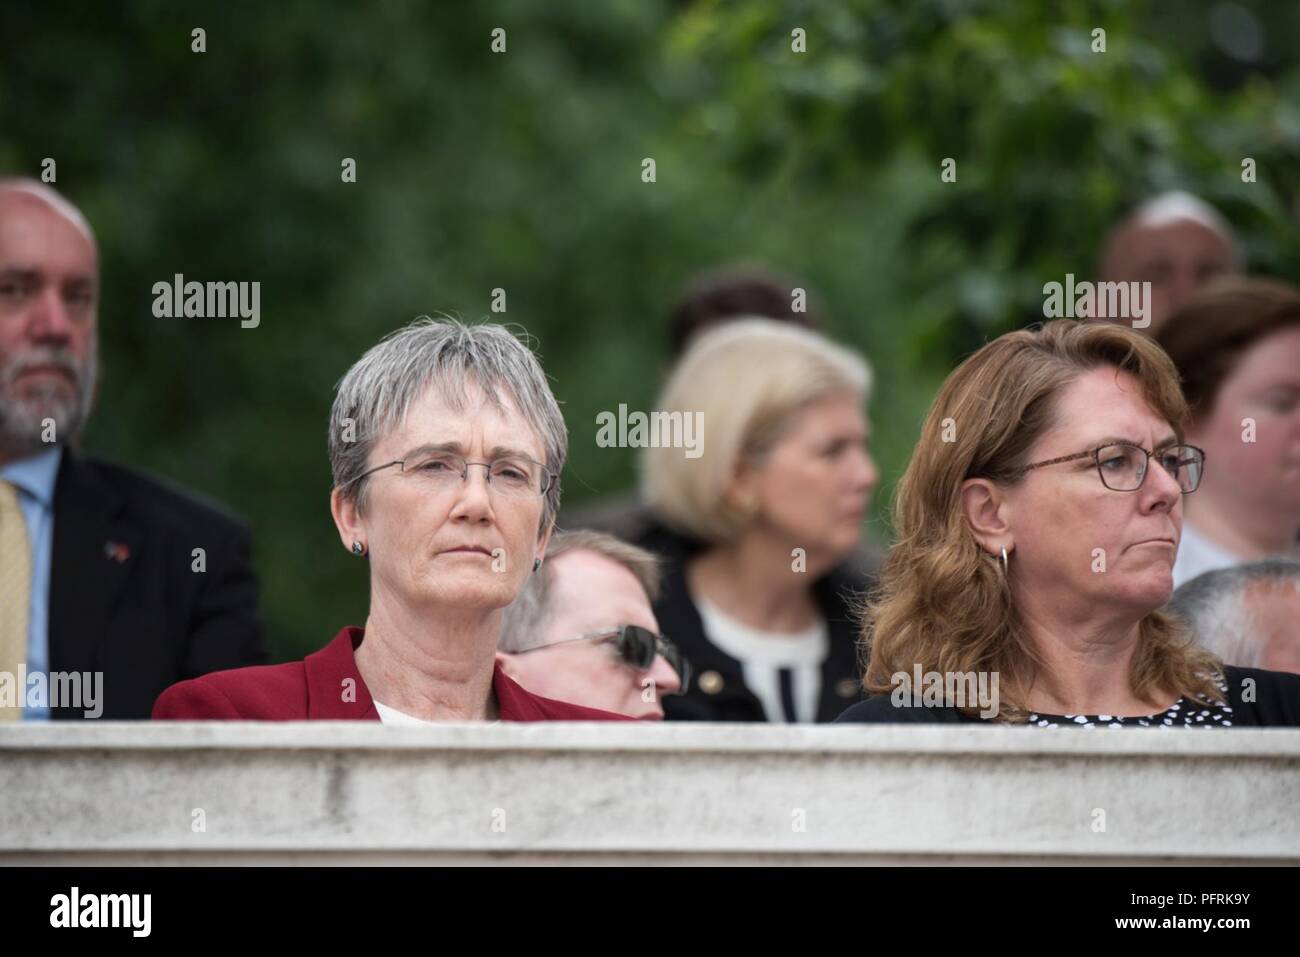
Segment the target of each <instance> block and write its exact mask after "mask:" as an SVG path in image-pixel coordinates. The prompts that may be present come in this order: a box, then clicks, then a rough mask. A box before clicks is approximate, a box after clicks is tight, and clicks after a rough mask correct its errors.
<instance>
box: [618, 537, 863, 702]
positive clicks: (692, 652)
mask: <svg viewBox="0 0 1300 957" xmlns="http://www.w3.org/2000/svg"><path fill="white" fill-rule="evenodd" d="M636 544H638V545H640V546H641V547H642V548H646V549H649V550H650V551H652V552H654V553H655V554H657V555H658V556H659V557H660V558H662V559H663V561H664V566H663V571H664V577H663V583H662V584H663V589H662V592H661V594H660V596H659V600H658V601H657V602H655V605H654V612H655V617H656V618H657V619H658V620H659V628H660V630H661V631H662V632H663V633H664V635H665V636H666V637H667V638H669V639H671V640H672V641H673V642H674V643H676V645H677V647H678V648H680V649H681V651H682V653H683V654H684V655H685V656H686V657H687V658H688V659H689V660H690V662H691V666H692V669H693V672H694V677H693V678H692V679H691V688H690V690H689V691H688V692H687V693H686V694H685V695H670V696H667V697H665V698H664V700H663V706H664V717H665V718H666V719H667V720H669V721H766V720H767V717H766V715H765V714H764V713H763V705H762V702H760V701H759V699H758V696H757V695H755V694H754V693H753V692H752V691H750V690H749V688H747V687H746V686H745V683H744V680H743V677H742V671H741V664H740V662H739V661H737V660H736V659H735V658H733V657H731V655H729V654H727V653H726V652H725V651H723V650H722V649H721V648H718V647H717V646H716V645H714V644H713V643H712V642H711V641H709V639H708V636H707V635H706V634H705V632H704V622H703V621H702V620H701V619H700V613H699V610H698V609H697V608H696V607H695V603H694V602H693V601H692V600H691V594H690V589H689V588H688V586H687V582H686V563H687V561H688V560H689V559H690V557H691V556H692V555H693V554H695V553H696V552H697V551H699V550H700V549H701V548H702V547H703V546H701V545H700V544H699V543H698V542H693V541H691V540H690V539H688V538H685V537H683V536H681V535H678V534H676V533H675V532H673V531H671V530H669V529H668V528H666V527H665V526H663V525H660V524H656V525H654V526H653V527H651V528H650V529H649V530H648V531H647V532H646V533H645V534H643V535H642V536H641V537H640V538H639V539H638V540H637V542H636ZM869 586H870V578H869V575H868V572H867V571H866V570H865V569H863V568H861V567H859V566H857V565H853V564H846V565H842V566H840V567H839V568H836V569H834V570H832V571H831V572H830V573H828V574H827V575H824V576H823V577H822V578H820V579H818V580H817V581H816V582H814V583H813V594H814V597H815V598H816V601H817V606H818V608H819V609H820V610H821V613H822V615H823V616H824V617H825V619H826V625H827V630H828V631H829V633H830V651H829V653H828V654H827V656H826V660H825V661H823V662H822V674H821V698H820V700H819V701H818V704H817V720H818V721H819V722H825V721H834V720H835V718H836V717H837V716H838V715H839V714H840V712H842V711H843V710H844V709H845V708H847V707H848V706H849V705H852V704H853V703H854V702H857V701H860V700H862V683H861V676H862V670H861V668H860V667H859V664H858V636H859V631H860V619H859V618H858V617H857V614H856V612H855V610H854V603H855V601H856V600H857V598H859V597H860V596H861V595H862V594H863V593H864V592H865V591H866V590H867V589H868V588H869ZM709 672H712V675H709V674H708V673H709ZM706 675H708V677H705V676H706Z"/></svg>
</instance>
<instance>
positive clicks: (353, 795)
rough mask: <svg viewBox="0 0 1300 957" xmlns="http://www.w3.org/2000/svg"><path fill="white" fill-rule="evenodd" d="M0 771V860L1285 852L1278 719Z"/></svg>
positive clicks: (1284, 751)
mask: <svg viewBox="0 0 1300 957" xmlns="http://www.w3.org/2000/svg"><path fill="white" fill-rule="evenodd" d="M0 781H3V785H2V791H0V794H2V795H3V796H2V797H0V862H3V863H6V864H12V863H32V862H36V863H85V862H96V863H105V864H108V863H140V862H182V863H186V862H188V863H200V862H230V863H233V862H248V863H258V862H265V863H274V862H293V861H299V862H311V863H376V862H402V863H427V862H461V863H482V862H491V861H509V862H529V863H533V862H553V863H587V862H592V861H595V862H604V863H657V862H666V863H679V862H708V863H721V862H752V863H778V862H779V863H809V864H824V863H864V862H952V863H986V862H997V861H1006V862H1014V863H1022V862H1030V863H1051V862H1067V861H1068V862H1079V861H1082V862H1097V863H1115V862H1131V863H1162V862H1178V863H1202V862H1204V863H1209V862H1237V863H1241V862H1257V863H1273V862H1288V863H1297V862H1300V730H1297V731H1289V730H1257V731H1248V730H1234V731H1223V730H1196V731H1155V730H1151V731H1137V730H1124V731H1093V732H1087V731H1076V730H1070V729H1062V730H1059V731H1057V730H1038V729H1024V728H948V727H938V726H930V727H897V726H895V727H891V726H864V725H841V726H820V727H817V726H809V727H788V726H768V725H735V724H730V725H704V724H691V723H683V724H648V723H645V724H637V725H615V724H608V725H602V724H591V723H575V724H501V725H468V724H449V725H445V726H442V727H437V728H395V727H385V726H382V725H379V724H369V723H358V722H313V723H307V722H301V723H293V724H287V723H274V724H253V723H238V724H236V723H225V722H213V723H195V724H187V723H173V722H163V723H158V724H148V723H142V724H131V723H108V722H104V723H97V722H86V723H79V724H66V725H64V724H58V725H39V724H37V725H18V726H6V727H0ZM1102 828H1104V829H1102Z"/></svg>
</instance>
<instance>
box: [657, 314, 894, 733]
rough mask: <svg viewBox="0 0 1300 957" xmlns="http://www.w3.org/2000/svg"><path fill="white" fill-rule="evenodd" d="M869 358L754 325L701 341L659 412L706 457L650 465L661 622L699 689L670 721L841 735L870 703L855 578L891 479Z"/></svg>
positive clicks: (662, 455)
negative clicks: (863, 690)
mask: <svg viewBox="0 0 1300 957" xmlns="http://www.w3.org/2000/svg"><path fill="white" fill-rule="evenodd" d="M870 381H871V376H870V371H869V369H868V367H867V365H866V363H865V362H864V361H863V360H862V359H861V358H860V357H858V356H857V355H855V354H854V353H852V352H850V351H849V350H847V349H844V348H842V347H840V346H838V345H835V344H834V343H832V342H831V341H830V340H828V339H826V338H825V337H824V336H821V335H819V334H818V333H815V332H812V331H810V330H807V329H802V328H798V327H796V326H793V325H791V324H790V323H782V322H776V321H772V320H766V319H742V320H737V321H733V322H731V323H728V324H727V325H725V326H721V327H718V328H716V329H713V330H710V331H707V332H704V333H702V334H700V335H699V336H698V338H696V339H695V340H693V342H692V344H691V346H690V348H689V349H688V350H687V352H686V353H685V355H684V356H683V357H682V359H681V361H680V362H679V363H678V365H677V367H676V369H675V370H674V372H673V374H672V376H671V378H670V379H669V381H668V383H667V385H666V387H665V389H664V393H663V395H662V397H661V399H660V402H659V409H660V410H661V411H666V412H681V413H682V414H683V415H690V416H696V417H697V418H696V419H695V420H694V421H696V422H698V423H699V424H700V425H701V426H702V429H701V432H700V434H701V435H702V438H703V444H702V447H701V448H699V449H698V450H696V452H693V453H692V454H691V455H687V454H686V452H687V451H689V450H685V449H682V448H673V447H665V448H653V449H648V450H647V454H646V456H645V459H644V462H643V467H644V471H643V494H644V497H645V499H646V502H647V504H648V505H649V507H650V508H651V509H652V510H653V511H654V513H655V515H656V516H657V524H656V525H655V526H654V527H653V528H652V529H651V531H650V532H649V533H648V534H646V535H645V536H643V537H642V538H641V540H640V542H639V543H640V544H641V545H643V546H644V547H647V548H650V549H651V550H652V551H656V552H658V553H659V554H660V555H661V556H662V557H663V558H664V559H665V576H664V587H663V592H662V594H661V595H660V597H659V599H658V601H657V602H656V604H655V615H656V617H657V619H658V621H659V623H660V626H661V628H662V630H663V633H664V634H665V635H666V636H667V637H668V638H670V639H671V640H672V641H673V642H674V643H675V644H676V645H677V646H678V648H680V649H681V651H682V653H683V654H684V655H685V656H686V658H687V659H688V660H690V662H691V664H692V666H693V667H692V670H693V673H694V674H695V675H696V676H697V679H696V680H694V681H693V682H692V686H691V688H690V689H689V691H688V692H687V693H686V694H684V695H677V696H674V697H671V698H667V699H665V701H664V702H663V704H664V712H665V716H666V717H667V718H668V719H669V720H704V721H775V722H815V721H831V720H833V719H834V718H835V716H836V715H837V714H839V713H840V712H841V711H842V710H843V709H844V707H845V706H846V705H847V704H849V703H851V702H852V701H853V700H856V699H857V697H858V696H859V694H860V678H859V670H858V666H857V661H856V653H855V650H854V646H855V640H856V633H857V629H858V625H857V619H856V617H855V615H854V613H853V610H852V609H853V602H854V599H855V597H856V596H857V594H858V593H860V592H861V590H862V588H863V586H864V584H865V582H864V578H863V576H862V574H861V572H860V571H858V570H856V569H851V568H850V567H849V566H848V565H847V564H846V562H847V560H848V559H849V557H850V556H852V555H853V554H855V552H856V550H857V549H858V546H859V543H860V540H861V538H862V530H863V522H864V519H865V517H866V512H867V504H868V501H869V498H870V495H871V491H872V489H873V488H874V487H875V485H876V481H877V471H876V466H875V464H874V463H873V461H872V459H871V455H870V453H869V452H868V448H867V440H868V425H867V417H866V413H865V405H866V400H867V395H868V390H869V387H870Z"/></svg>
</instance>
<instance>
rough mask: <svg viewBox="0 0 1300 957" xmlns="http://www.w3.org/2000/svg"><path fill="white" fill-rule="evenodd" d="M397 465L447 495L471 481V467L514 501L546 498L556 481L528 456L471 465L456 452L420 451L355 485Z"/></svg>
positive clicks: (380, 467) (372, 471)
mask: <svg viewBox="0 0 1300 957" xmlns="http://www.w3.org/2000/svg"><path fill="white" fill-rule="evenodd" d="M394 465H396V466H397V467H398V469H399V470H400V471H401V474H402V475H403V476H405V477H407V478H408V480H410V481H412V482H417V483H419V484H420V486H421V487H423V488H426V489H428V490H429V491H430V492H434V493H436V492H445V491H448V490H450V489H452V488H455V487H456V486H458V485H462V484H464V483H465V482H468V481H469V469H470V466H471V465H478V466H482V467H483V468H484V469H486V470H487V482H488V486H489V487H490V488H491V489H493V490H494V491H496V492H499V493H500V494H502V495H506V496H509V497H512V498H535V497H537V496H541V495H545V494H546V492H547V490H548V489H550V487H551V484H552V483H553V482H554V480H555V475H554V473H552V472H548V471H547V470H546V466H545V465H543V464H542V463H541V462H538V461H536V460H534V459H531V458H529V457H528V456H526V455H506V456H502V457H500V458H496V459H493V460H492V461H491V462H470V461H468V460H467V459H465V457H464V456H461V455H457V454H456V453H455V452H447V451H442V450H429V449H425V450H418V451H415V452H412V453H410V454H409V455H407V456H406V458H403V459H394V460H393V461H392V462H385V463H384V464H383V465H376V466H375V467H374V468H372V469H369V470H368V471H366V472H363V473H361V474H360V475H358V476H357V477H356V478H355V479H353V480H352V481H354V482H359V481H361V480H362V479H364V478H366V477H367V476H370V475H374V474H375V473H376V472H379V471H382V470H383V469H390V468H392V467H393V466H394Z"/></svg>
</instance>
